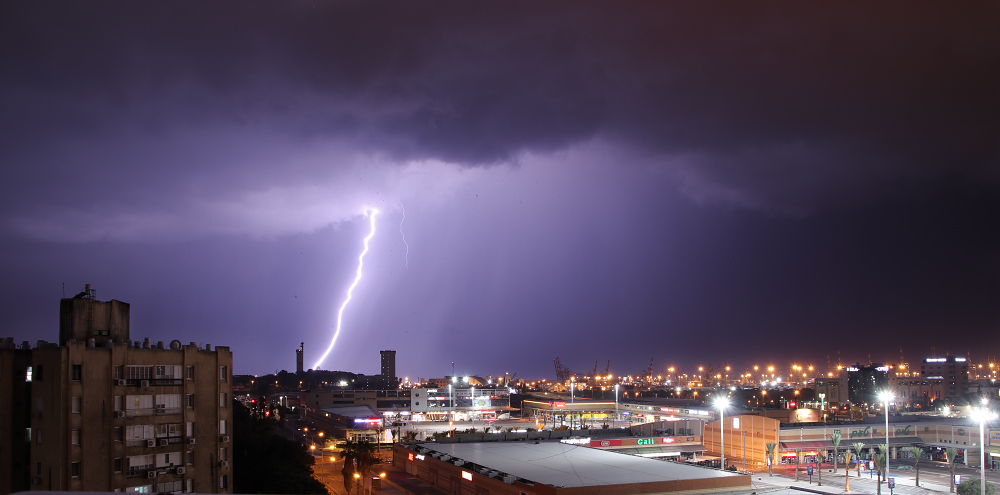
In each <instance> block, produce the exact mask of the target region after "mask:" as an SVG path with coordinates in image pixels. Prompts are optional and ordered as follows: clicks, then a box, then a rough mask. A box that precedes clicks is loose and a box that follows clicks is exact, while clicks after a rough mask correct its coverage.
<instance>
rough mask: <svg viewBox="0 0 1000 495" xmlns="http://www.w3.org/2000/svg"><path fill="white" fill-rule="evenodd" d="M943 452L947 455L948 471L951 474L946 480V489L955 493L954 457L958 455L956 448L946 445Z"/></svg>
mask: <svg viewBox="0 0 1000 495" xmlns="http://www.w3.org/2000/svg"><path fill="white" fill-rule="evenodd" d="M944 452H945V454H947V455H948V473H950V475H951V479H950V480H948V488H949V489H948V491H949V492H951V493H955V457H957V456H958V449H956V448H955V447H948V448H947V449H944Z"/></svg>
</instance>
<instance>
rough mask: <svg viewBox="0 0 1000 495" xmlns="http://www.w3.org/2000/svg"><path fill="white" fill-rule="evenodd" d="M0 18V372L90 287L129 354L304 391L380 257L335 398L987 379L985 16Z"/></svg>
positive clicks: (998, 319)
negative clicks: (947, 369)
mask: <svg viewBox="0 0 1000 495" xmlns="http://www.w3.org/2000/svg"><path fill="white" fill-rule="evenodd" d="M0 12H2V15H0V33H2V34H0V67H3V68H4V70H3V71H0V128H2V129H3V130H4V132H2V133H0V150H2V151H0V159H2V161H3V163H4V164H5V165H4V166H3V167H0V179H2V180H0V184H2V185H0V188H2V189H0V191H2V193H3V194H0V205H2V209H0V211H2V213H0V225H2V227H0V249H2V252H3V253H4V256H2V257H0V260H2V261H0V276H2V279H3V280H4V281H5V283H4V287H3V292H2V293H0V295H2V297H3V300H4V301H5V304H4V307H5V308H7V309H8V316H9V321H8V325H7V330H6V331H4V332H3V333H2V334H3V336H10V337H13V338H14V339H15V341H17V342H21V341H23V340H28V341H31V342H32V343H33V342H34V341H36V340H39V339H42V340H47V339H51V337H52V335H54V333H55V331H56V329H57V328H56V327H57V322H58V312H57V311H56V308H57V305H58V300H59V299H60V298H61V297H72V296H73V295H74V294H76V293H77V292H79V291H81V290H82V289H83V287H84V284H93V287H94V288H95V289H96V291H97V298H98V299H100V300H110V299H118V300H121V301H124V302H127V303H129V304H130V305H131V308H132V309H131V311H132V313H131V317H132V334H133V338H135V339H141V338H142V337H147V336H148V337H150V338H152V339H153V340H154V341H155V340H164V341H170V340H173V339H178V340H180V341H182V342H185V343H186V342H191V341H194V342H202V343H208V344H213V345H224V346H229V347H230V349H231V350H232V352H233V355H234V363H233V366H234V372H235V373H237V374H266V373H272V372H274V371H276V370H280V369H286V370H293V369H294V366H295V361H294V352H293V351H294V350H295V349H297V348H298V346H299V343H300V342H304V343H305V352H306V354H305V358H304V360H305V362H306V366H311V365H313V364H314V363H315V362H316V361H317V360H318V359H319V358H320V356H321V355H322V352H323V350H325V349H326V348H327V346H328V345H329V344H330V342H331V338H332V336H333V331H334V328H335V326H336V321H337V316H338V310H339V309H340V307H341V305H342V303H343V301H344V300H345V298H346V295H347V291H348V288H349V286H350V284H351V282H352V281H354V280H355V275H356V273H357V270H358V264H359V256H360V254H361V253H362V249H363V248H364V242H363V241H364V239H365V238H366V236H367V235H369V228H370V226H371V225H374V228H375V229H376V230H375V233H374V235H373V236H372V237H371V240H370V245H369V248H370V250H369V251H368V252H367V254H366V257H365V259H364V275H363V277H362V278H361V279H360V280H359V281H358V284H357V286H356V288H355V289H354V291H353V294H352V300H351V302H350V304H349V305H348V306H346V307H345V310H344V313H343V328H342V330H341V333H340V336H339V337H338V339H337V343H336V346H335V347H334V349H333V350H332V351H331V353H330V355H329V357H327V358H326V359H325V361H324V363H323V368H324V369H329V370H345V371H352V372H357V373H365V374H377V373H378V370H379V362H378V351H379V350H383V349H395V350H397V351H398V352H399V354H398V359H397V369H398V370H399V372H400V373H407V374H409V375H410V376H411V377H415V376H420V377H425V378H426V377H438V376H444V375H448V374H451V369H452V368H451V362H455V363H456V367H457V369H456V372H457V373H459V374H461V373H463V372H464V373H478V374H483V373H491V372H492V373H496V372H498V371H506V372H510V373H518V374H519V376H521V377H529V376H530V377H545V376H551V375H553V372H552V358H553V357H554V356H559V357H560V358H561V359H563V362H564V363H565V364H566V365H567V366H569V367H570V368H572V369H573V370H574V371H578V372H586V371H587V370H589V369H591V367H592V365H591V364H590V363H591V362H593V361H595V360H596V361H598V367H599V368H600V369H604V367H605V363H606V362H607V361H608V360H610V361H611V369H612V370H615V374H616V375H625V374H633V375H635V374H637V373H640V372H641V371H642V370H644V369H646V367H647V366H648V365H649V362H650V359H652V360H653V362H654V364H653V367H654V370H657V369H658V368H662V367H665V366H668V365H671V364H672V365H676V366H686V367H688V369H689V370H690V368H691V366H695V367H696V366H697V365H698V364H699V363H698V362H697V361H696V360H694V359H695V357H697V358H698V359H701V360H703V363H702V364H705V365H708V364H712V365H715V364H716V363H726V362H728V363H730V364H731V365H732V366H738V367H739V369H740V371H742V369H743V368H744V367H745V366H747V365H752V364H753V363H755V362H756V363H760V364H765V363H778V362H791V361H790V359H789V358H787V356H792V357H793V358H794V359H796V360H800V361H801V364H812V365H816V366H821V365H822V366H825V363H826V362H827V356H828V355H829V356H831V357H830V359H831V360H834V361H835V360H836V359H837V358H836V355H837V353H838V351H839V352H840V355H841V358H840V359H841V361H842V362H844V363H850V364H853V363H854V362H862V363H863V362H867V360H868V355H869V353H871V356H872V357H871V359H872V360H873V361H876V362H881V361H888V362H892V361H894V360H896V359H897V357H898V356H899V348H900V347H902V348H903V353H904V355H905V356H906V359H907V360H909V361H910V362H911V363H912V362H919V360H921V359H923V358H925V357H929V356H930V355H931V354H932V353H934V352H936V354H937V355H939V356H943V355H945V354H946V353H950V354H951V355H953V356H955V355H957V356H965V355H966V353H971V357H972V358H973V360H975V361H978V360H981V359H985V358H986V356H987V355H990V356H993V355H996V354H997V353H998V352H997V349H1000V331H998V329H1000V314H998V313H997V312H996V310H995V306H996V301H997V300H1000V264H998V262H997V253H1000V232H998V230H997V228H996V226H997V225H1000V174H998V171H1000V144H998V143H1000V141H998V140H997V139H996V136H997V135H998V134H1000V133H998V131H1000V96H998V94H997V92H996V91H995V88H996V87H1000V36H998V35H997V33H996V30H995V27H994V26H993V23H992V22H991V21H992V19H994V18H995V17H996V14H997V9H996V7H995V6H992V5H959V6H955V5H947V6H943V5H938V4H933V3H917V4H914V3H912V2H911V3H890V4H882V5H876V6H870V5H869V6H839V7H838V8H837V9H835V10H831V9H822V8H820V7H818V6H813V5H803V4H799V3H786V4H769V5H753V4H748V5H724V6H722V7H720V8H713V7H710V6H708V5H706V4H697V5H694V4H692V5H663V4H635V5H630V6H628V8H611V7H610V6H607V5H604V4H600V3H587V2H584V3H581V4H579V5H574V8H573V10H571V11H569V10H566V9H565V6H564V5H560V4H554V3H553V4H541V5H531V6H528V5H513V6H512V5H498V4H475V5H470V4H465V3H449V2H444V3H434V4H430V3H420V2H418V3H410V4H398V3H381V2H366V3H365V4H349V3H336V2H334V3H324V4H319V5H312V4H305V3H291V4H273V3H266V2H262V3H256V2H249V3H244V4H241V5H240V6H238V7H237V6H232V5H223V4H189V5H183V6H179V5H166V4H134V5H132V4H130V5H128V6H124V7H123V6H122V5H120V4H112V3H102V2H95V3H88V4H86V5H59V8H58V9H52V8H50V6H47V5H46V4H43V3H31V4H8V5H4V6H2V7H0ZM373 209H377V210H378V211H379V213H378V216H377V218H375V219H373V221H372V223H371V224H369V217H368V216H366V212H369V211H371V210H373ZM404 211H405V218H404ZM932 349H933V350H932ZM686 360H688V361H686ZM462 367H465V368H464V371H463V369H462Z"/></svg>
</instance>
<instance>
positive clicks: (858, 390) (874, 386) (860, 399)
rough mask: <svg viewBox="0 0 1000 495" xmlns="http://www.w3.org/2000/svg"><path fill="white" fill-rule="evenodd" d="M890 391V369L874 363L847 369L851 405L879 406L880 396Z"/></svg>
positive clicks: (848, 394) (848, 393)
mask: <svg viewBox="0 0 1000 495" xmlns="http://www.w3.org/2000/svg"><path fill="white" fill-rule="evenodd" d="M887 390H889V367H888V366H885V365H882V364H879V363H874V364H872V365H871V366H862V365H861V364H860V363H859V364H856V365H854V366H849V367H848V368H847V397H848V400H849V401H850V402H851V404H854V405H858V406H860V405H862V404H877V403H878V402H879V399H878V395H879V393H881V392H884V391H887Z"/></svg>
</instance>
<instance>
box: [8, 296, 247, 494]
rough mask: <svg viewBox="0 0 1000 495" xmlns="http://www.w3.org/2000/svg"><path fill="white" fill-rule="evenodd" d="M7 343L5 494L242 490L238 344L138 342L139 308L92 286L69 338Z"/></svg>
mask: <svg viewBox="0 0 1000 495" xmlns="http://www.w3.org/2000/svg"><path fill="white" fill-rule="evenodd" d="M0 347H4V348H0V357H2V359H3V360H2V365H0V392H2V393H3V395H2V396H0V405H3V406H4V407H0V411H2V413H0V420H2V421H3V423H2V425H0V442H2V444H3V445H4V447H2V449H3V451H2V454H0V479H3V480H9V483H8V482H4V483H3V484H2V485H0V494H3V493H9V492H11V491H17V490H28V489H30V490H54V491H105V492H111V491H115V492H143V493H146V492H148V493H163V492H174V493H191V492H200V493H231V492H232V482H233V480H232V472H233V471H232V465H231V464H230V462H231V459H232V437H231V435H232V416H233V413H232V403H231V399H232V361H233V357H232V353H231V352H230V351H229V348H227V347H216V348H215V349H214V350H213V349H212V347H211V345H209V344H206V345H204V346H202V345H199V344H195V343H193V342H192V343H191V344H189V345H181V343H180V342H179V341H176V340H174V341H172V342H170V344H169V345H164V343H163V342H156V343H151V342H150V341H149V339H148V338H147V339H145V340H143V341H141V342H132V341H131V339H130V336H129V305H128V304H127V303H124V302H121V301H116V300H111V301H98V300H97V299H96V298H95V297H94V292H93V291H92V290H91V289H90V286H89V285H88V286H87V289H86V290H84V292H81V293H80V294H78V295H77V296H76V297H73V298H68V299H62V300H61V301H60V318H59V341H58V343H48V342H45V341H41V340H40V341H38V343H37V344H36V345H35V346H34V348H29V345H28V343H27V342H25V343H24V344H22V345H21V346H20V348H18V349H14V348H13V347H14V346H13V343H12V342H11V341H10V339H5V340H4V341H2V342H0ZM8 370H10V372H8ZM6 404H10V405H11V407H7V406H6ZM21 422H23V423H25V426H20V423H21ZM8 473H9V475H8Z"/></svg>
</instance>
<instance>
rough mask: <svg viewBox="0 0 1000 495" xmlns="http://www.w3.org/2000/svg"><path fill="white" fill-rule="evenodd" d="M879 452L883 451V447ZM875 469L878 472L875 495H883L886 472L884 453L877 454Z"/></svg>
mask: <svg viewBox="0 0 1000 495" xmlns="http://www.w3.org/2000/svg"><path fill="white" fill-rule="evenodd" d="M879 450H881V447H880V448H879ZM875 469H876V470H877V471H878V483H877V484H876V485H875V486H876V490H875V494H876V495H882V473H884V472H885V454H884V453H881V452H880V453H878V454H875Z"/></svg>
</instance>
